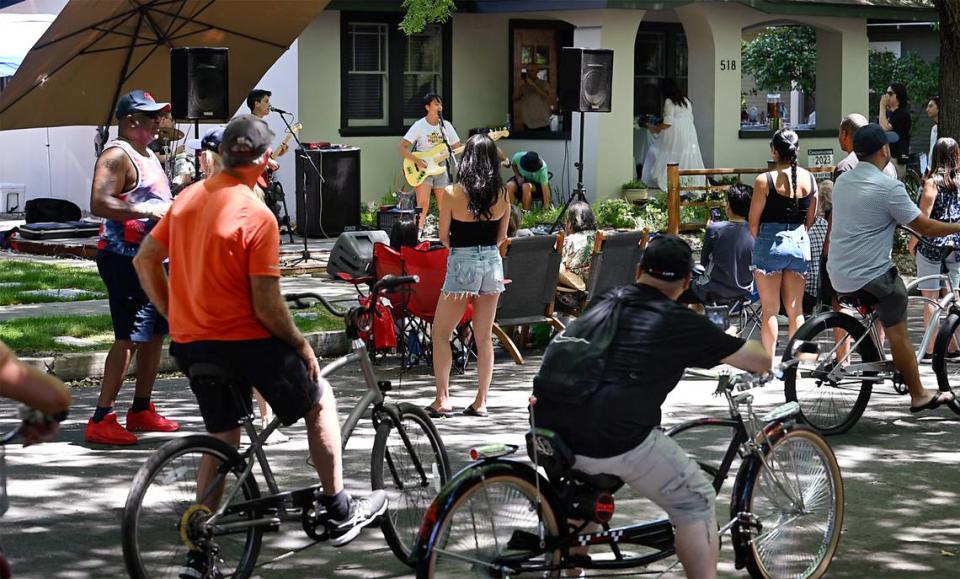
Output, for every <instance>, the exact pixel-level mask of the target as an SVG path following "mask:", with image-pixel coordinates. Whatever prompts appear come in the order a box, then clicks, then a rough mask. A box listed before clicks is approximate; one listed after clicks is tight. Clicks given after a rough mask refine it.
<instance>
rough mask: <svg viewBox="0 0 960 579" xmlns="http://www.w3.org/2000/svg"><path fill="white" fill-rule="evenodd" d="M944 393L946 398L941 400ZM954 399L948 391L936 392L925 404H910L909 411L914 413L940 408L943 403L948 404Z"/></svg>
mask: <svg viewBox="0 0 960 579" xmlns="http://www.w3.org/2000/svg"><path fill="white" fill-rule="evenodd" d="M944 395H947V399H946V400H941V398H942V397H943V396H944ZM955 399H956V397H955V396H954V395H952V394H950V393H949V392H937V393H936V394H934V395H933V398H931V399H930V401H929V402H927V403H926V404H922V405H920V406H911V407H910V412H911V413H913V414H916V413H917V412H924V411H926V410H936V409H937V408H940V407H941V406H943V405H944V404H950V403H951V402H953V401H954V400H955Z"/></svg>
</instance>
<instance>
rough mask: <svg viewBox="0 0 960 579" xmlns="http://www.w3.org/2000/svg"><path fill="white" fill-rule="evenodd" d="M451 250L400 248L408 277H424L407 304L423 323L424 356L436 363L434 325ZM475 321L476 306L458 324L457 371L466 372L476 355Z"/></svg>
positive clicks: (420, 331) (455, 340)
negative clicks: (473, 324)
mask: <svg viewBox="0 0 960 579" xmlns="http://www.w3.org/2000/svg"><path fill="white" fill-rule="evenodd" d="M449 253H450V250H448V249H447V248H446V247H443V246H441V247H434V248H429V247H427V248H422V247H421V246H417V247H403V248H401V249H400V256H401V260H402V261H403V269H404V274H405V275H416V276H420V282H419V283H417V284H415V285H414V286H412V287H411V288H410V297H409V300H408V301H407V308H406V309H407V313H408V314H409V315H411V316H413V317H415V318H416V319H417V320H419V324H417V326H418V335H419V336H420V346H421V351H422V353H421V355H420V357H426V358H427V359H428V360H431V361H432V353H433V343H432V338H431V335H432V332H431V329H432V324H433V319H434V317H435V316H436V314H437V304H438V303H439V302H440V290H441V289H442V288H443V281H444V278H445V277H446V273H447V256H448V255H449ZM472 319H473V304H468V305H467V309H466V311H465V312H464V314H463V317H462V318H461V319H460V323H459V324H457V329H456V330H455V331H454V335H453V338H452V342H453V344H452V345H453V349H454V357H453V359H454V368H455V369H456V370H457V371H458V372H460V373H463V372H464V371H465V370H466V367H467V364H468V362H469V359H470V356H471V355H474V356H475V354H473V352H474V351H475V348H474V347H473V332H472V331H471V329H470V322H471V320H472Z"/></svg>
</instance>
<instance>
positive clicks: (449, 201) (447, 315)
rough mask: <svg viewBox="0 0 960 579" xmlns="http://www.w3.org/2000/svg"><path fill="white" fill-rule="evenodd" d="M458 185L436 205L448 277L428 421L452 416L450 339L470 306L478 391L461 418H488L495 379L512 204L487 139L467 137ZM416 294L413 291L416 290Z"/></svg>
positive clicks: (436, 326)
mask: <svg viewBox="0 0 960 579" xmlns="http://www.w3.org/2000/svg"><path fill="white" fill-rule="evenodd" d="M458 177H459V181H460V182H459V183H456V184H454V185H450V186H448V187H447V188H446V189H445V190H444V194H443V196H442V197H441V199H440V241H442V242H443V244H444V245H446V246H447V247H449V248H450V256H449V257H448V258H447V273H446V278H445V279H444V282H443V290H442V291H441V294H440V302H439V303H438V304H437V313H436V316H435V317H434V320H433V340H432V341H433V374H434V379H435V380H436V385H437V397H436V399H435V400H434V401H433V404H431V405H430V406H428V407H427V408H426V410H427V412H428V413H429V414H430V415H431V417H434V418H436V417H439V416H443V415H445V414H447V413H449V412H450V411H452V410H453V407H452V406H451V404H450V392H449V385H450V366H451V364H452V354H451V351H450V336H451V335H452V334H453V330H454V329H455V328H456V326H457V323H458V322H459V321H460V318H461V317H463V313H464V311H465V310H466V309H467V302H469V301H472V302H473V337H474V341H475V342H476V346H477V378H478V380H479V383H480V384H479V388H478V390H477V396H476V398H475V399H474V401H473V404H471V405H470V406H467V407H466V408H465V409H464V411H463V413H464V414H466V415H467V416H486V414H487V391H488V390H489V389H490V381H491V380H492V379H493V336H492V334H493V318H494V317H495V316H496V313H497V300H498V299H499V298H500V293H501V292H503V289H504V286H503V263H502V262H501V260H500V252H499V250H498V249H497V246H498V245H500V242H502V241H503V240H504V239H506V238H507V225H508V224H509V223H510V201H509V198H508V197H507V194H506V190H505V189H504V187H503V181H501V179H500V158H499V156H498V154H497V147H496V145H494V144H493V141H491V140H490V138H489V137H487V136H486V135H483V134H478V135H474V136H472V137H470V139H469V140H468V141H467V145H466V147H465V148H464V150H463V160H462V161H461V162H460V168H459V174H458ZM414 290H416V288H414Z"/></svg>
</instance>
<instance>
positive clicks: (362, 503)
mask: <svg viewBox="0 0 960 579" xmlns="http://www.w3.org/2000/svg"><path fill="white" fill-rule="evenodd" d="M386 511H387V493H385V492H384V491H382V490H379V491H373V492H372V493H370V496H368V497H367V498H364V499H357V498H354V497H350V514H349V515H347V518H345V519H343V520H342V521H337V520H333V519H331V520H330V521H329V524H328V528H329V529H330V536H331V540H330V544H331V545H333V546H334V547H342V546H344V545H346V544H347V543H349V542H350V541H352V540H354V539H355V538H356V537H357V535H359V534H360V531H361V529H363V528H364V527H366V526H367V525H369V524H371V523H373V522H375V521H376V520H377V518H378V517H379V516H380V515H382V514H383V513H385V512H386Z"/></svg>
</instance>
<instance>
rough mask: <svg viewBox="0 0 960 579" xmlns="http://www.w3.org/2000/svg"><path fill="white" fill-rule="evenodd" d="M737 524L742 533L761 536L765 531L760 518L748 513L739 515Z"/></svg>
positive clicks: (744, 512) (743, 512)
mask: <svg viewBox="0 0 960 579" xmlns="http://www.w3.org/2000/svg"><path fill="white" fill-rule="evenodd" d="M737 524H738V525H739V526H740V529H741V530H742V531H744V532H747V533H751V534H759V533H760V532H762V531H763V523H761V522H760V518H759V517H757V516H756V515H754V514H753V513H750V512H747V511H742V512H740V513H737Z"/></svg>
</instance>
